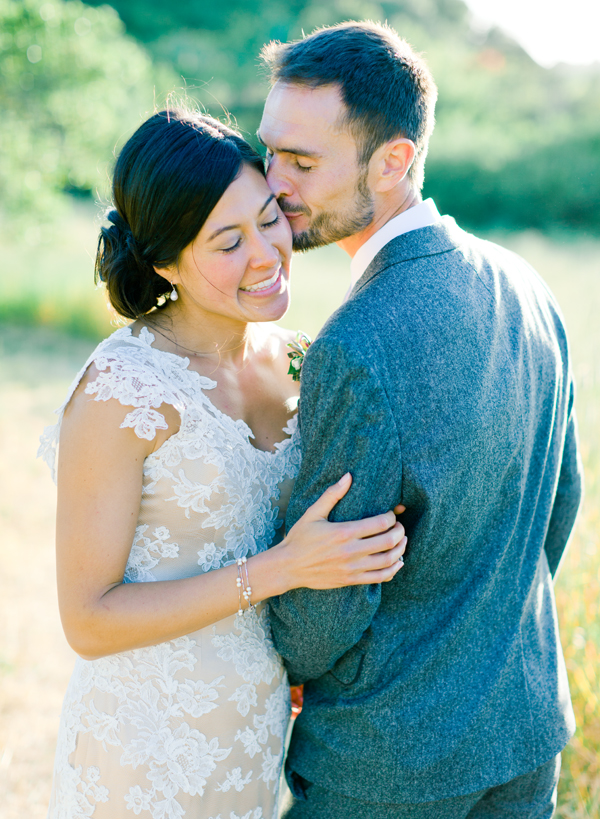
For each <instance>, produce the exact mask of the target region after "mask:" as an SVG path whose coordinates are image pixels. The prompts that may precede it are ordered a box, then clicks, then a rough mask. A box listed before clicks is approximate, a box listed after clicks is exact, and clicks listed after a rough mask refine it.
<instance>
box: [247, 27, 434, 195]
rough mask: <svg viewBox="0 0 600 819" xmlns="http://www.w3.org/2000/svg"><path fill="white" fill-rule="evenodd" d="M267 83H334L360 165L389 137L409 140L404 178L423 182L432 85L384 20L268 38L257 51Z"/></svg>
mask: <svg viewBox="0 0 600 819" xmlns="http://www.w3.org/2000/svg"><path fill="white" fill-rule="evenodd" d="M261 57H262V60H263V62H264V63H265V64H266V65H267V66H268V68H269V69H270V72H271V82H272V84H275V83H276V82H278V81H280V82H282V83H289V84H291V85H305V86H310V87H313V88H317V87H319V86H322V85H339V87H340V91H341V96H342V100H343V102H344V105H345V107H346V115H345V118H344V122H343V123H342V125H344V126H346V127H348V129H349V130H350V132H351V134H352V136H353V137H354V140H355V142H356V145H357V149H358V160H359V163H360V164H361V165H362V166H363V167H364V166H366V165H367V164H368V162H369V160H370V159H371V157H372V156H373V153H374V151H376V150H377V148H379V147H380V146H381V145H383V144H385V143H386V142H389V141H390V140H392V139H396V138H397V137H405V138H406V139H410V140H412V141H413V142H414V144H415V147H416V154H415V160H414V162H413V165H412V168H411V169H410V171H409V179H410V180H411V182H412V184H413V186H414V187H415V188H417V189H421V188H422V187H423V176H424V164H425V157H426V155H427V148H428V144H429V137H430V135H431V132H432V131H433V124H434V109H435V101H436V98H437V88H436V85H435V82H434V81H433V77H432V76H431V73H430V71H429V69H428V67H427V65H426V63H425V61H424V60H423V59H422V58H421V57H420V55H418V54H416V53H415V52H414V51H413V49H412V48H411V46H410V45H409V44H408V43H407V42H406V41H405V40H403V39H402V38H401V37H399V36H398V34H397V32H396V31H394V29H393V28H391V27H390V26H388V25H383V24H381V23H372V22H355V21H351V22H347V23H340V24H339V25H336V26H331V27H325V28H320V29H317V30H316V31H314V32H313V33H312V34H310V35H309V36H308V37H305V38H304V39H302V40H297V41H296V42H291V43H280V42H276V41H274V42H271V43H269V44H268V45H266V46H265V47H264V48H263V50H262V53H261Z"/></svg>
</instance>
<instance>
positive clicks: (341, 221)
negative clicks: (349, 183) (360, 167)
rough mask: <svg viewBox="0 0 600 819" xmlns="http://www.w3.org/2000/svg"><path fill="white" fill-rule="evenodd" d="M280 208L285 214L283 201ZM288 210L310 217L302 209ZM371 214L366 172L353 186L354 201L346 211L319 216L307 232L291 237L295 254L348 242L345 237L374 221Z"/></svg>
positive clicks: (370, 198)
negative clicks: (342, 241)
mask: <svg viewBox="0 0 600 819" xmlns="http://www.w3.org/2000/svg"><path fill="white" fill-rule="evenodd" d="M280 207H281V209H282V210H283V212H284V213H285V211H286V207H285V200H284V201H283V202H280ZM287 210H288V211H290V212H293V213H305V214H306V215H307V216H309V217H310V213H309V212H308V210H307V209H304V208H287ZM374 213H375V205H374V202H373V196H372V195H371V191H370V190H369V187H368V185H367V172H366V171H364V172H363V173H362V174H361V175H360V176H359V178H358V181H357V183H356V191H355V194H354V199H353V200H352V201H351V202H350V203H349V205H348V207H347V208H346V210H344V211H342V212H340V211H330V212H324V213H319V215H318V216H315V218H314V219H313V221H312V222H310V223H309V226H308V228H307V229H306V230H304V231H302V233H297V234H294V236H293V239H292V247H293V248H294V250H297V251H298V250H299V251H304V250H311V249H312V248H314V247H323V246H324V245H330V244H332V243H333V242H339V241H341V240H342V239H347V238H348V236H353V235H354V234H355V233H359V232H360V231H361V230H364V229H365V228H366V227H367V225H369V224H370V223H371V221H372V220H373V215H374Z"/></svg>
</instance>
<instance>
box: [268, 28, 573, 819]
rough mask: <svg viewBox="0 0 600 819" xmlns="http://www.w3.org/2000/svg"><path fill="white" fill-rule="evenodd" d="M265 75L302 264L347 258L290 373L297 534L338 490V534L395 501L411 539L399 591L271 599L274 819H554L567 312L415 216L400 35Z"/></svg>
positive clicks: (480, 248) (413, 80)
mask: <svg viewBox="0 0 600 819" xmlns="http://www.w3.org/2000/svg"><path fill="white" fill-rule="evenodd" d="M263 56H264V58H265V60H266V62H267V63H268V65H269V67H270V69H271V72H272V83H273V85H272V90H271V92H270V94H269V97H268V99H267V102H266V105H265V111H264V115H263V119H262V123H261V126H260V131H259V135H260V138H261V140H262V141H263V142H264V144H265V145H266V147H267V152H268V153H267V155H268V160H269V169H268V181H269V184H270V185H271V188H272V189H273V191H274V192H275V193H276V194H277V196H278V199H279V202H280V205H281V207H282V209H283V210H284V212H285V213H286V216H287V218H288V219H289V222H290V225H291V227H292V231H293V233H294V240H295V246H296V248H297V249H300V250H306V249H308V248H311V247H318V246H320V245H325V244H328V243H330V242H337V243H338V245H339V246H340V247H342V248H343V249H344V250H346V251H347V252H348V254H349V255H350V256H351V259H352V261H351V265H350V267H351V274H352V285H353V287H352V290H351V293H350V295H349V297H348V298H347V300H346V302H345V303H344V305H343V306H342V307H341V308H340V309H339V310H338V311H337V312H336V313H335V314H334V315H333V316H332V317H331V318H330V319H329V321H328V322H327V324H326V325H325V327H324V328H323V330H322V331H321V333H320V335H319V337H318V338H317V340H316V341H315V342H314V344H313V345H312V347H311V348H310V350H309V352H308V354H307V356H306V360H305V363H304V365H303V370H302V395H301V402H300V424H301V431H302V451H303V463H302V468H301V471H300V475H299V478H298V481H297V483H296V488H295V490H294V494H293V497H292V500H291V503H290V506H289V512H288V521H287V523H288V528H289V527H290V526H291V525H293V524H294V523H295V521H296V520H298V518H299V517H300V516H301V515H302V513H303V512H304V511H305V510H306V509H307V507H308V506H309V505H310V504H312V503H313V502H314V501H315V500H316V498H317V497H318V496H319V495H320V493H321V492H322V491H323V490H324V488H325V487H327V486H328V485H330V484H332V483H334V482H335V481H336V480H337V479H338V478H339V476H340V475H341V474H343V473H344V472H346V471H350V472H351V473H352V475H353V486H352V489H351V491H350V492H349V494H348V495H347V496H346V497H345V498H344V499H343V500H342V501H341V502H340V503H339V504H338V506H337V507H336V510H335V513H334V518H335V519H336V520H347V519H353V518H361V517H364V516H367V515H373V514H376V513H382V512H385V511H387V510H389V509H391V508H392V507H395V506H396V505H397V504H400V503H402V504H404V505H405V506H406V508H407V510H408V511H407V512H406V514H405V516H404V517H405V519H404V520H403V522H404V524H405V526H406V529H407V531H408V534H409V545H408V550H407V554H406V565H405V567H404V568H403V569H402V570H401V571H400V572H399V573H398V574H397V575H396V576H395V578H394V580H393V581H391V582H390V583H387V584H384V585H382V586H376V585H374V586H353V587H348V588H343V589H337V590H333V591H311V590H308V589H297V590H295V591H292V592H289V593H288V594H286V595H284V596H282V597H280V598H276V599H274V600H272V602H271V623H272V628H273V636H274V639H275V643H276V646H277V648H278V649H279V651H280V652H281V654H282V655H283V657H284V658H285V661H286V665H287V668H288V670H289V676H290V680H291V682H292V683H293V684H298V683H304V684H305V689H304V703H305V705H304V710H303V711H302V714H301V715H300V717H299V718H298V720H297V722H296V726H295V728H294V732H293V736H292V741H291V746H290V750H289V756H288V760H287V766H286V770H287V777H288V782H289V785H290V789H291V791H292V794H293V799H292V802H293V803H292V804H291V805H289V806H288V807H287V809H286V812H285V813H284V815H285V816H286V817H289V819H304V817H310V819H317V818H318V817H327V819H342V817H343V819H380V817H381V818H383V817H386V819H387V817H394V818H395V819H404V817H410V819H422V818H424V817H426V818H427V819H450V817H451V818H452V819H458V818H459V817H467V816H468V817H492V816H494V817H502V819H507V817H521V818H522V819H524V818H525V817H531V819H533V817H535V819H545V818H546V817H550V816H551V815H552V812H553V809H554V805H555V802H556V783H557V779H558V771H559V767H560V751H561V749H562V748H563V747H564V745H565V744H566V743H567V741H568V740H569V737H570V736H571V735H572V733H573V731H574V727H575V726H574V718H573V712H572V709H571V705H570V700H569V691H568V685H567V677H566V672H565V666H564V662H563V657H562V653H561V648H560V643H559V637H558V629H557V623H556V610H555V604H554V594H553V586H552V579H553V576H554V575H555V573H556V571H557V568H558V565H559V563H560V560H561V557H562V554H563V551H564V549H565V545H566V543H567V540H568V537H569V534H570V532H571V529H572V526H573V523H574V520H575V516H576V513H577V509H578V506H579V502H580V495H581V471H580V465H579V460H578V455H577V440H576V426H575V415H574V410H573V382H572V375H571V368H570V362H569V353H568V349H567V340H566V336H565V329H564V325H563V321H562V318H561V315H560V312H559V310H558V308H557V306H556V303H555V301H554V299H553V297H552V295H551V294H550V293H549V292H548V290H547V288H546V287H545V285H544V284H543V282H542V281H541V280H540V279H539V277H538V276H537V275H536V273H535V272H534V271H533V270H532V269H531V268H530V267H529V266H528V265H527V264H526V263H525V262H524V261H523V260H522V259H520V258H519V257H518V256H516V255H515V254H513V253H510V252H508V251H506V250H504V249H502V248H500V247H498V246H496V245H493V244H491V243H489V242H484V241H480V240H479V239H476V238H475V237H474V236H472V235H470V234H468V233H465V232H464V231H463V230H461V229H460V228H459V227H457V225H456V223H455V222H454V220H453V219H451V218H450V217H447V216H445V217H440V216H439V214H438V212H437V210H436V208H435V205H434V204H433V202H432V201H431V200H427V201H425V202H423V201H422V200H421V195H420V190H421V186H422V182H423V166H424V161H425V156H426V153H427V144H428V139H429V136H430V134H431V131H432V128H433V121H434V120H433V112H434V104H435V98H436V88H435V84H434V82H433V80H432V78H431V75H430V74H429V71H428V69H427V67H426V65H425V64H424V62H423V61H422V59H421V58H420V57H418V56H417V55H416V54H415V53H414V52H413V51H412V50H411V49H410V47H409V46H408V45H407V44H406V43H405V42H403V41H402V40H401V39H400V38H399V37H398V36H397V34H396V33H395V32H394V31H393V30H392V29H390V28H388V27H386V26H381V25H376V24H372V23H344V24H342V25H339V26H335V27H333V28H328V29H323V30H320V31H317V32H315V33H314V34H312V35H311V36H309V37H307V38H305V39H304V40H302V41H300V42H297V43H292V44H286V45H282V44H279V43H273V44H271V45H270V46H268V47H267V48H266V50H265V53H264V55H263ZM325 286H326V285H325ZM315 298H318V293H316V294H315Z"/></svg>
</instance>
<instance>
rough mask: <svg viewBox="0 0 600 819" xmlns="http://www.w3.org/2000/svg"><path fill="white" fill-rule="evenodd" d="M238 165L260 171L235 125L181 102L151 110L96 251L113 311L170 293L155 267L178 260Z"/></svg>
mask: <svg viewBox="0 0 600 819" xmlns="http://www.w3.org/2000/svg"><path fill="white" fill-rule="evenodd" d="M243 165H250V166H252V167H253V168H256V170H258V171H260V173H262V174H263V175H264V172H265V171H264V165H263V160H262V159H261V157H260V156H259V154H257V153H256V152H255V151H254V149H253V148H252V147H251V146H250V145H249V144H248V143H247V142H246V141H245V140H244V139H243V138H242V137H241V136H240V135H239V134H238V133H236V131H234V130H232V129H231V128H229V127H228V126H226V125H223V124H222V123H221V122H218V120H216V119H213V118H212V117H209V116H206V115H204V114H199V113H196V112H193V111H188V110H185V109H183V108H176V109H173V110H168V111H160V112H159V113H157V114H154V116H152V117H150V119H148V120H146V122H144V123H143V125H141V126H140V127H139V128H138V129H137V131H136V132H135V133H134V134H133V136H131V137H130V138H129V139H128V141H127V142H126V144H125V145H124V147H123V149H122V151H121V153H120V154H119V157H118V159H117V163H116V165H115V171H114V176H113V201H114V205H115V207H114V209H113V210H111V211H109V212H108V214H107V217H106V218H107V219H108V221H109V222H110V223H111V226H110V227H103V228H102V229H101V230H100V238H99V240H98V252H97V255H96V281H99V280H100V281H103V282H105V284H106V289H107V291H108V295H109V298H110V301H111V304H112V305H113V307H114V308H115V310H116V311H117V312H118V313H120V314H121V315H122V316H125V317H126V318H131V319H135V318H138V317H139V316H142V315H144V314H145V313H147V312H148V311H149V310H152V308H154V307H156V306H157V303H158V301H159V300H160V298H161V296H166V295H168V293H169V292H170V290H171V286H170V284H169V282H168V281H167V280H166V279H165V278H163V277H162V276H159V275H158V273H157V272H156V270H155V269H154V268H155V267H158V268H161V267H168V266H169V265H172V264H175V263H177V261H178V259H179V256H180V254H181V251H182V250H183V249H184V248H185V247H186V246H187V245H189V244H190V242H192V241H193V240H194V238H195V237H196V236H197V234H198V232H199V231H200V228H201V227H202V225H203V224H204V222H205V221H206V219H207V217H208V215H209V214H210V212H211V211H212V209H213V208H214V207H215V205H216V204H217V202H218V201H219V199H220V198H221V196H222V195H223V193H224V192H225V190H226V188H227V187H228V186H229V185H230V184H231V182H233V180H234V179H235V178H236V177H237V176H238V174H239V172H240V170H241V168H242V166H243Z"/></svg>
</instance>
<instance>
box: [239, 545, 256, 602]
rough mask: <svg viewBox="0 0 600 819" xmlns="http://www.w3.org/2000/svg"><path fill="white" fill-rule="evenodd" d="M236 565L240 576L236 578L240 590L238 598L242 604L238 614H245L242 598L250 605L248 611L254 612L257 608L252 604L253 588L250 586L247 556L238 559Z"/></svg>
mask: <svg viewBox="0 0 600 819" xmlns="http://www.w3.org/2000/svg"><path fill="white" fill-rule="evenodd" d="M236 563H237V573H238V576H237V578H236V581H235V584H236V586H237V589H238V598H239V602H240V607H239V609H238V614H243V613H244V609H243V607H242V597H243V598H244V600H245V601H246V603H247V604H248V608H247V609H246V611H254V609H255V608H256V607H255V606H254V605H253V603H252V587H251V586H250V577H249V576H248V562H247V560H246V557H245V556H244V557H238V559H237V560H236ZM244 575H245V577H244Z"/></svg>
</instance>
